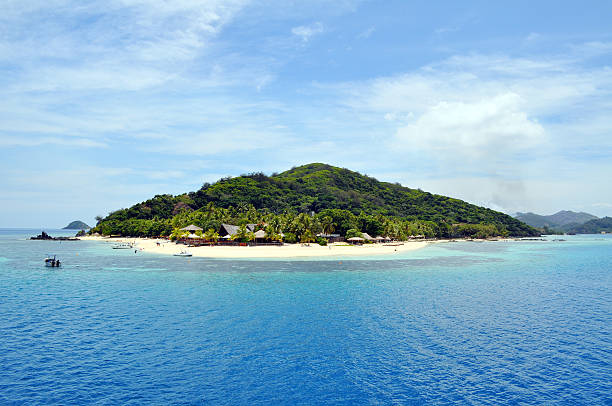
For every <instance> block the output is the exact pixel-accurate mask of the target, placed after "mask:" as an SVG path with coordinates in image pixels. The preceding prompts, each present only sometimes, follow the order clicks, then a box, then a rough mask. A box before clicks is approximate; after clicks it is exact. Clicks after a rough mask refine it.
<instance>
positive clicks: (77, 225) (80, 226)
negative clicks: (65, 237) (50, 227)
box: [62, 220, 91, 230]
mask: <svg viewBox="0 0 612 406" xmlns="http://www.w3.org/2000/svg"><path fill="white" fill-rule="evenodd" d="M90 228H91V227H89V226H88V225H87V224H85V223H84V222H82V221H80V220H75V221H72V222H70V224H68V225H67V226H66V227H64V228H62V230H89V229H90Z"/></svg>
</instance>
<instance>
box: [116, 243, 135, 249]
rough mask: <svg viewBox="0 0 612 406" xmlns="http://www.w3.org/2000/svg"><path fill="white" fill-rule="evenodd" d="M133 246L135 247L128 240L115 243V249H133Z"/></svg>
mask: <svg viewBox="0 0 612 406" xmlns="http://www.w3.org/2000/svg"><path fill="white" fill-rule="evenodd" d="M132 248H134V246H133V245H132V244H130V243H128V242H121V243H119V244H115V245H113V249H114V250H131V249H132Z"/></svg>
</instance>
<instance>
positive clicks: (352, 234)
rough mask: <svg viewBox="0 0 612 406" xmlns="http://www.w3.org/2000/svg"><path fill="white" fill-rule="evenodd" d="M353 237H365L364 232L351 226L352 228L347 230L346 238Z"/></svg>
mask: <svg viewBox="0 0 612 406" xmlns="http://www.w3.org/2000/svg"><path fill="white" fill-rule="evenodd" d="M353 237H359V238H363V234H362V233H361V231H359V230H356V229H354V228H351V229H350V230H347V232H346V238H347V239H349V238H353Z"/></svg>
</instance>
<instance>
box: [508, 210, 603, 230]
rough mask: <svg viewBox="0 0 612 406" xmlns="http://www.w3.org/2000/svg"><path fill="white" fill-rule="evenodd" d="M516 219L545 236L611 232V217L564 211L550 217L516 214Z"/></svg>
mask: <svg viewBox="0 0 612 406" xmlns="http://www.w3.org/2000/svg"><path fill="white" fill-rule="evenodd" d="M515 217H516V218H517V219H519V220H521V221H522V222H524V223H526V224H529V225H530V226H532V227H534V228H537V229H539V230H540V231H541V232H542V233H544V234H555V233H567V234H597V233H600V232H602V231H603V232H611V231H612V227H611V226H610V223H609V221H610V220H609V219H610V217H604V218H601V219H600V218H599V217H597V216H594V215H592V214H589V213H584V212H574V211H570V210H562V211H559V212H557V213H555V214H552V215H549V216H542V215H539V214H535V213H516V215H515Z"/></svg>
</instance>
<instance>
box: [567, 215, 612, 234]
mask: <svg viewBox="0 0 612 406" xmlns="http://www.w3.org/2000/svg"><path fill="white" fill-rule="evenodd" d="M568 231H569V232H570V233H575V234H599V233H601V232H604V233H612V217H603V218H600V219H594V220H590V221H587V222H586V223H584V224H580V225H578V226H575V227H572V228H571V229H569V230H568Z"/></svg>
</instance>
